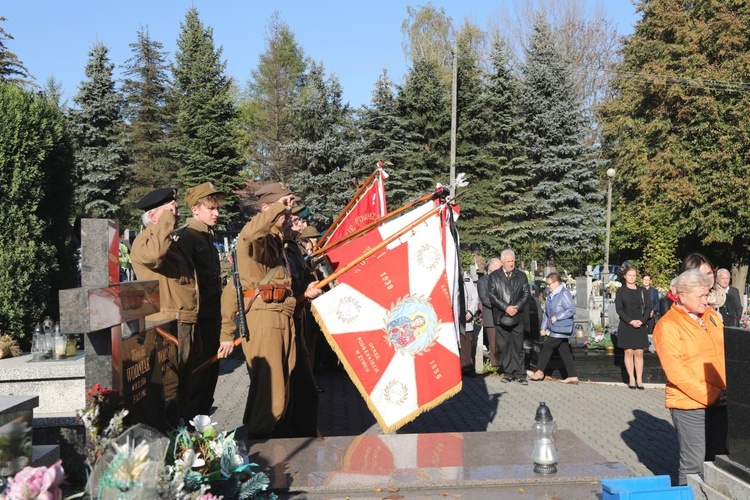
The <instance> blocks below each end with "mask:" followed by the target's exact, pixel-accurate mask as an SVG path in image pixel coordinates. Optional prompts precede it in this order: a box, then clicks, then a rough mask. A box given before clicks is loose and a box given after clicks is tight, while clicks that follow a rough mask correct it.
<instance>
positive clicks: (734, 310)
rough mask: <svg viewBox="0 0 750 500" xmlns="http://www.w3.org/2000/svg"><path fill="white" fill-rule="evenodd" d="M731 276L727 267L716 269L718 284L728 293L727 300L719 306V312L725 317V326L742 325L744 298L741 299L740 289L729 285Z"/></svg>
mask: <svg viewBox="0 0 750 500" xmlns="http://www.w3.org/2000/svg"><path fill="white" fill-rule="evenodd" d="M729 278H730V274H729V271H727V270H726V269H719V270H718V271H716V286H717V287H721V288H722V289H723V290H724V291H725V292H726V294H727V300H726V302H724V305H723V306H721V307H720V308H719V312H720V313H721V317H722V318H723V319H724V326H740V318H741V317H742V299H740V291H739V290H737V289H736V288H735V287H733V286H729Z"/></svg>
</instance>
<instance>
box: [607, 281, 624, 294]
mask: <svg viewBox="0 0 750 500" xmlns="http://www.w3.org/2000/svg"><path fill="white" fill-rule="evenodd" d="M621 286H622V283H620V282H619V281H617V280H612V281H610V282H609V283H607V290H608V291H609V293H615V292H616V291H617V289H618V288H620V287H621Z"/></svg>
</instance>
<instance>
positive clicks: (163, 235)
mask: <svg viewBox="0 0 750 500" xmlns="http://www.w3.org/2000/svg"><path fill="white" fill-rule="evenodd" d="M136 206H137V207H138V208H140V209H141V210H144V211H145V212H144V214H143V217H142V220H143V223H144V224H145V225H146V228H145V229H144V230H143V231H142V232H141V234H139V235H138V237H137V238H136V239H135V241H133V249H132V251H131V256H130V260H131V263H132V265H133V271H134V272H135V275H136V278H137V279H139V280H158V281H159V303H160V308H161V310H160V312H158V313H156V314H152V315H151V316H148V317H147V318H146V320H147V321H149V322H156V321H163V320H170V319H176V320H177V341H178V345H177V357H178V360H177V377H178V380H179V387H178V389H177V400H178V406H179V407H178V408H174V407H172V406H169V405H168V406H167V420H168V421H175V420H176V419H175V415H174V414H175V413H177V414H178V418H179V417H181V418H182V419H183V420H184V422H187V421H188V420H189V419H190V418H192V417H193V415H190V414H189V411H188V403H189V398H190V378H191V371H192V355H193V346H194V343H193V341H194V336H195V334H196V323H197V322H198V283H197V280H196V274H195V267H194V266H193V262H192V261H191V260H190V258H189V257H188V256H187V255H185V254H184V253H183V252H182V250H181V248H180V246H179V245H178V244H177V243H176V237H175V235H174V230H175V227H176V224H177V217H178V216H179V212H178V210H177V190H176V189H173V188H164V189H156V190H154V191H151V192H150V193H148V194H147V195H146V196H144V197H143V199H141V200H140V201H139V202H138V203H137V204H136Z"/></svg>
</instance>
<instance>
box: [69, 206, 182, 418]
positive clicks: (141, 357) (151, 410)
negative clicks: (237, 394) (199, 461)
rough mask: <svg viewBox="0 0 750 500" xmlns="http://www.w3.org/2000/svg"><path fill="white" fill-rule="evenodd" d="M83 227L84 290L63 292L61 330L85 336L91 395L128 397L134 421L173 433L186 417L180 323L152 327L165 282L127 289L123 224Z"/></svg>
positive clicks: (95, 222) (85, 223) (88, 222)
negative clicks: (181, 401)
mask: <svg viewBox="0 0 750 500" xmlns="http://www.w3.org/2000/svg"><path fill="white" fill-rule="evenodd" d="M81 222H82V223H81V287H80V288H74V289H70V290H60V292H59V295H60V327H61V330H62V332H63V333H67V334H69V333H82V334H83V335H84V356H85V370H86V387H87V388H91V387H92V386H94V385H95V384H100V385H101V386H102V387H106V388H112V389H116V390H119V391H121V392H122V395H123V398H124V401H125V406H126V408H128V409H129V410H130V415H131V418H132V420H135V422H142V423H147V424H150V425H152V426H154V427H156V428H157V429H160V430H168V428H169V427H170V426H175V425H176V424H177V419H178V418H179V413H178V411H177V401H176V394H177V384H178V381H177V375H176V366H177V345H176V343H177V341H176V339H175V338H174V334H175V333H176V331H177V321H176V320H172V321H165V322H162V323H159V324H155V325H148V326H147V325H146V321H145V318H146V316H148V315H150V314H153V313H155V312H158V311H159V283H158V281H131V282H122V283H119V277H120V272H119V244H120V242H119V233H118V223H117V221H116V220H107V219H83V220H82V221H81ZM157 327H158V328H157Z"/></svg>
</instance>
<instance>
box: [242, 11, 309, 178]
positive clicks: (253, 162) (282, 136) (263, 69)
mask: <svg viewBox="0 0 750 500" xmlns="http://www.w3.org/2000/svg"><path fill="white" fill-rule="evenodd" d="M304 72H305V58H304V51H303V50H302V48H301V47H300V46H299V44H298V43H297V41H296V40H295V37H294V33H293V32H292V30H291V29H290V28H289V26H288V25H287V24H286V23H284V22H283V21H282V20H281V18H280V16H279V13H278V12H274V14H273V16H272V17H271V20H270V22H269V24H268V26H267V27H266V50H265V51H264V52H263V53H262V54H261V55H260V61H259V62H258V67H257V68H256V69H254V70H252V71H251V76H252V80H251V82H250V83H249V85H248V92H247V94H248V99H247V100H246V101H245V102H243V103H242V105H241V109H240V112H241V114H242V116H241V118H240V120H239V121H240V127H241V129H242V131H243V132H244V134H243V135H244V140H243V145H244V149H245V151H246V156H247V157H248V164H249V165H250V168H251V169H252V170H253V171H254V172H255V173H256V175H257V176H259V177H260V178H261V179H264V180H268V181H285V180H287V178H288V177H289V176H290V175H291V173H292V167H293V165H292V163H291V162H290V159H289V158H288V156H287V154H286V153H285V152H284V149H283V147H282V146H283V145H284V144H285V143H287V142H290V141H291V140H292V138H293V137H294V131H293V130H292V118H291V116H290V112H289V108H290V106H291V105H292V101H293V99H294V97H295V96H296V95H297V94H298V93H299V91H300V88H301V85H302V76H303V74H304Z"/></svg>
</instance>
